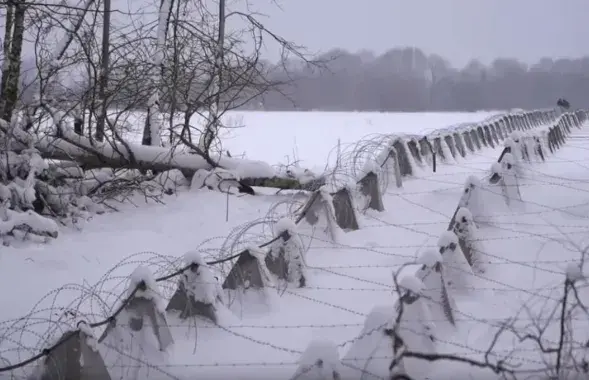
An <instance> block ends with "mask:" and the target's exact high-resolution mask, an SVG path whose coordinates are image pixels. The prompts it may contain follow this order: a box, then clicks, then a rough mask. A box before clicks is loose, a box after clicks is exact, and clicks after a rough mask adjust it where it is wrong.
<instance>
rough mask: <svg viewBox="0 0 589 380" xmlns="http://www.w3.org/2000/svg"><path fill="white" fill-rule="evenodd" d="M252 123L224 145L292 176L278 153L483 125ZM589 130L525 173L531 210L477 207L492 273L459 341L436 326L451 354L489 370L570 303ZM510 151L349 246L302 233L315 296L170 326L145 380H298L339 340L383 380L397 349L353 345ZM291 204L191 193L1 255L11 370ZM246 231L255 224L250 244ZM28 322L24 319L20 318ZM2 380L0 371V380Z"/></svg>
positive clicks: (365, 228) (435, 373)
mask: <svg viewBox="0 0 589 380" xmlns="http://www.w3.org/2000/svg"><path fill="white" fill-rule="evenodd" d="M248 115H254V116H247V117H248V118H249V119H245V120H244V121H245V124H247V126H248V127H247V129H243V130H236V131H235V137H234V139H233V140H231V139H230V140H229V141H228V142H227V144H228V145H227V149H230V150H231V151H232V153H233V152H234V151H235V153H238V151H239V150H243V151H245V150H247V156H248V157H249V158H253V159H262V160H266V161H269V162H273V163H274V162H277V161H278V162H284V161H285V160H284V155H288V154H290V150H291V149H293V147H295V146H296V149H297V150H298V152H297V153H296V155H297V156H298V157H300V158H301V159H304V160H307V161H309V162H313V164H320V163H322V162H324V160H325V154H326V153H328V152H329V151H330V150H331V149H332V148H333V147H334V144H336V143H337V140H338V138H339V139H341V140H342V142H344V141H345V142H354V141H356V140H358V139H359V138H361V137H362V136H364V135H368V134H371V133H391V132H399V133H401V132H408V133H423V132H424V131H427V130H432V129H436V128H440V127H447V126H448V125H451V124H456V123H460V122H468V121H474V120H473V119H472V118H475V119H478V120H481V119H484V118H485V117H487V116H489V115H488V114H487V115H485V114H467V115H453V116H452V117H450V116H448V118H447V119H443V118H441V117H440V116H439V115H437V116H435V117H432V116H431V115H421V116H420V115H418V114H412V115H409V116H403V117H405V120H403V121H402V122H401V120H402V119H396V118H395V117H397V116H395V117H391V118H390V119H388V120H387V116H386V115H381V114H361V113H357V114H331V116H329V117H328V116H326V115H328V114H313V113H305V114H302V116H301V115H300V114H296V113H286V114H283V115H282V116H279V115H278V114H274V113H269V114H267V115H265V114H263V113H251V114H248ZM334 115H335V116H334ZM399 118H400V116H399ZM469 118H470V119H469ZM269 120H270V121H271V122H270V121H269ZM338 122H339V123H340V125H339V126H338ZM338 127H341V128H340V129H338ZM587 127H589V126H586V127H585V129H583V130H574V131H573V137H572V138H570V139H569V140H568V142H567V144H566V145H565V146H564V147H563V148H562V149H560V150H558V151H557V152H556V153H555V154H554V155H549V156H548V159H547V162H545V163H534V164H532V165H527V164H526V165H525V172H524V175H523V176H522V178H520V190H521V196H522V199H523V202H522V203H521V204H519V203H517V204H512V207H511V209H510V208H509V207H507V206H506V205H505V203H504V201H503V198H502V197H501V196H500V195H498V194H493V193H490V192H486V193H485V192H484V193H483V194H482V196H483V198H484V200H485V207H484V212H483V214H481V215H479V217H480V218H481V219H483V220H484V222H485V223H482V224H480V226H479V227H480V229H479V241H478V243H479V244H480V247H479V248H480V249H481V250H482V252H484V257H483V259H482V261H481V265H482V266H483V268H484V273H478V272H477V273H476V274H474V275H472V276H471V277H469V279H468V280H469V281H470V289H469V291H468V292H466V293H464V294H458V295H456V304H457V312H456V315H455V317H456V320H457V325H456V327H452V326H451V325H449V324H448V323H447V322H444V321H443V320H439V319H438V320H436V321H434V322H435V323H436V329H435V330H436V339H437V346H438V349H439V350H440V351H441V352H445V353H452V354H458V355H460V356H461V357H466V358H471V359H478V360H483V356H484V353H485V351H486V350H487V348H488V347H489V345H490V344H491V341H492V340H493V336H494V334H495V332H496V331H497V329H498V326H499V324H500V323H501V321H503V320H506V319H509V318H514V317H517V318H518V323H523V324H525V323H527V322H529V321H530V320H531V316H530V315H526V314H525V313H523V312H522V310H523V309H522V308H523V305H524V303H525V304H527V305H528V306H529V308H530V309H531V310H532V314H533V315H539V313H540V311H541V310H545V309H550V303H551V302H553V301H554V300H558V298H559V297H560V296H561V294H562V288H563V281H564V277H565V274H564V273H565V268H566V266H567V264H569V263H570V262H573V261H575V260H579V259H580V257H581V254H580V253H579V248H581V249H583V248H585V247H586V246H588V245H589V239H588V238H587V230H588V228H589V221H588V217H589V202H587V194H588V191H589V166H587V164H586V161H587V159H586V158H585V157H586V156H587V150H588V149H589V132H588V131H587ZM388 128H390V129H388ZM295 136H296V141H295ZM231 144H235V145H231ZM500 152H501V148H496V149H490V148H489V149H484V150H481V151H479V152H477V153H476V154H471V155H469V156H467V158H466V159H458V160H457V161H456V162H452V163H451V164H440V165H439V166H438V169H437V172H436V173H433V172H431V171H430V170H431V169H428V170H421V171H419V172H418V173H416V175H415V176H413V177H411V178H408V179H407V180H406V181H405V182H404V183H403V188H401V189H397V188H395V187H394V186H393V185H391V186H389V188H388V190H387V193H386V194H385V196H384V204H385V208H386V211H384V212H382V213H378V212H374V211H371V210H369V211H368V212H367V213H366V214H365V215H363V216H362V217H361V228H360V230H358V231H354V232H349V233H346V234H345V235H343V236H341V240H340V241H338V242H337V243H333V242H331V240H330V238H329V235H328V234H326V233H325V231H322V230H320V229H315V230H313V229H311V228H310V227H302V228H301V229H300V230H299V234H300V235H301V237H302V239H303V242H304V243H305V244H307V245H309V249H308V251H307V253H306V261H307V264H308V266H309V270H308V278H307V286H306V287H305V288H302V289H293V288H276V289H272V290H271V291H270V292H268V294H266V298H265V300H264V302H260V300H256V301H257V302H254V301H252V300H249V301H250V302H246V301H247V300H232V301H233V302H232V306H231V310H232V313H230V312H226V313H222V315H221V319H220V323H219V326H215V325H212V324H210V323H207V322H204V321H200V320H198V321H196V322H194V321H192V322H182V321H181V320H180V319H178V318H176V317H173V316H172V317H170V318H169V323H170V325H171V329H172V333H173V336H174V339H175V344H174V345H173V346H172V347H171V348H170V349H169V351H168V352H167V353H165V354H164V353H156V354H150V355H149V359H142V360H143V362H142V363H141V365H142V366H144V367H149V368H150V369H149V372H148V373H149V378H151V379H163V378H172V379H174V378H179V379H194V378H202V379H205V378H206V379H226V378H239V379H250V378H252V379H254V378H255V379H261V378H273V379H288V378H290V377H291V376H292V375H294V374H295V371H296V370H297V367H298V364H299V358H300V357H301V354H302V353H303V351H305V349H306V348H307V346H308V345H309V344H310V343H311V342H312V341H321V340H327V341H330V342H332V343H333V344H334V345H335V346H336V348H337V350H338V351H339V355H340V357H343V356H345V355H346V354H348V358H347V361H344V364H346V363H348V365H351V366H357V365H358V363H361V364H360V365H361V366H362V367H363V368H364V369H365V370H366V372H365V378H366V379H375V378H386V377H385V376H386V369H387V367H388V362H389V361H390V360H389V359H387V361H386V362H384V361H383V360H382V359H381V360H379V357H382V355H385V354H389V353H387V352H386V350H385V348H386V349H390V343H388V342H387V341H385V340H382V342H381V343H380V346H379V345H378V344H377V343H374V342H371V341H370V339H368V340H366V339H363V338H365V337H362V336H360V337H359V334H360V332H361V331H362V329H363V326H364V323H365V320H366V317H367V316H368V314H369V313H371V311H372V310H373V309H374V308H375V307H380V306H383V305H384V306H385V308H384V309H383V308H380V309H378V310H391V313H392V312H393V311H392V305H393V304H394V302H395V298H396V297H395V295H394V292H393V277H392V274H393V273H394V272H395V271H397V270H398V269H399V268H400V267H401V265H402V264H404V263H406V262H409V261H414V260H415V259H416V258H417V256H418V254H419V253H420V252H423V251H424V250H427V249H428V248H433V249H437V242H438V239H439V237H440V236H441V235H442V233H443V232H444V231H445V230H446V227H447V225H448V221H449V220H450V218H451V217H452V215H453V213H454V211H455V209H456V206H457V203H458V200H459V199H460V196H461V194H462V192H463V187H464V183H465V180H466V179H467V178H468V177H469V176H476V177H478V178H481V179H484V178H486V177H487V176H488V174H489V168H490V166H491V164H492V163H493V162H495V161H496V160H497V158H498V156H499V154H500ZM288 199H289V196H288V195H283V194H272V193H270V192H268V195H264V196H258V197H251V196H247V195H244V196H229V197H228V196H227V195H225V194H221V193H218V192H212V191H208V190H198V191H192V192H184V193H180V194H179V195H173V196H169V197H168V198H166V199H165V204H151V205H140V206H139V207H137V208H135V207H132V206H130V205H127V206H125V207H124V210H123V211H124V212H120V213H109V214H105V215H100V216H96V217H95V218H94V219H93V220H92V221H90V222H89V223H87V224H86V226H85V227H84V229H83V231H75V230H66V231H64V232H63V233H62V234H61V236H60V237H59V239H57V240H56V241H54V242H51V243H50V244H47V245H29V246H26V247H24V248H22V247H21V248H10V247H1V248H0V289H3V290H2V292H0V305H2V306H1V307H0V320H4V321H7V322H5V323H3V324H0V334H1V335H0V367H1V363H2V358H6V359H9V360H10V361H13V362H14V361H18V360H24V359H26V358H28V357H29V356H32V355H34V354H37V353H38V352H39V351H40V349H42V348H43V347H42V342H43V339H45V338H46V336H45V335H43V334H44V333H47V332H48V331H51V332H53V333H54V334H55V333H56V332H55V330H56V329H57V330H58V331H59V329H58V327H56V326H59V324H57V323H55V322H56V321H58V320H60V319H63V320H65V319H68V318H69V319H70V321H74V322H73V323H75V322H76V321H78V320H80V319H90V320H91V321H92V322H93V321H95V320H100V319H102V318H104V317H106V316H108V315H110V314H111V313H112V310H113V309H112V308H114V307H116V302H117V300H118V298H119V295H120V294H121V293H123V292H124V291H125V289H126V286H127V282H128V276H129V275H130V274H131V273H132V272H133V271H134V270H135V268H136V267H137V266H139V265H144V266H147V267H149V268H150V269H151V270H153V271H154V272H155V273H156V274H162V273H168V272H169V270H170V268H171V267H172V266H173V264H176V261H177V260H179V259H181V257H182V255H183V254H184V253H185V252H187V251H190V250H195V249H201V248H203V247H206V248H209V250H208V251H206V252H209V255H210V256H211V257H214V258H218V257H219V256H223V255H229V254H231V253H235V252H237V251H239V249H241V248H243V247H245V246H247V244H250V243H256V244H257V243H261V242H263V241H267V240H269V239H270V238H271V234H272V232H271V229H272V225H271V223H270V222H269V219H266V217H267V216H268V215H269V213H270V214H271V216H274V213H275V212H274V211H273V212H270V211H271V210H272V209H271V207H272V206H273V205H274V204H276V203H277V202H281V201H285V200H288ZM278 210H279V209H278ZM276 212H279V211H276ZM252 222H260V224H258V225H255V226H253V227H252V228H251V230H249V231H248V233H247V234H245V235H243V236H242V235H241V232H243V229H244V228H245V227H248V226H250V224H251V223H252ZM227 236H229V240H228V241H226V237H227ZM235 239H237V244H235V245H234V244H232V243H233V240H235ZM576 247H579V248H576ZM215 248H217V250H215ZM218 249H223V251H221V252H219V250H218ZM227 270H228V268H222V269H220V270H219V272H217V271H215V274H218V275H220V274H221V273H220V271H224V272H225V273H226V272H227ZM66 284H71V285H66ZM174 287H175V283H174V282H170V283H166V284H165V286H162V289H161V291H162V293H164V298H165V299H169V297H170V296H171V294H172V292H173V291H174ZM58 288H59V290H58V291H54V290H53V289H58ZM90 289H92V293H91V292H90ZM582 295H583V294H582ZM39 300H41V301H40V302H39ZM587 301H589V300H587ZM31 310H33V313H32V314H30V315H29V313H30V312H31ZM518 313H519V314H518ZM374 314H378V313H374ZM23 316H27V317H25V318H24V319H21V320H18V319H19V318H21V317H23ZM377 316H378V315H377ZM540 319H546V316H541V318H540ZM101 333H102V329H99V328H97V329H95V331H94V334H95V335H96V336H99V335H100V334H101ZM583 334H584V335H587V334H586V331H584V332H583ZM15 347H18V348H16V349H15ZM352 347H353V351H349V350H350V348H352ZM530 347H531V346H529V345H528V344H523V343H521V344H520V343H518V342H515V341H514V339H513V338H512V337H511V336H510V335H509V334H505V336H504V337H502V338H501V339H499V340H498V343H497V346H496V348H495V350H494V353H493V354H492V355H491V358H492V359H494V360H496V359H497V356H501V355H505V356H508V355H510V358H511V360H513V361H514V362H519V363H521V364H522V368H524V369H529V368H538V367H542V360H541V358H540V356H539V355H538V353H537V351H533V350H532V348H533V347H532V348H530ZM332 348H333V347H332V346H330V345H329V344H323V345H321V344H318V343H315V345H314V346H313V347H312V349H315V350H320V351H321V350H324V351H325V350H329V349H332ZM101 352H102V353H103V355H104V356H105V359H106V361H107V363H110V364H111V365H112V371H113V374H114V373H116V374H117V375H119V374H121V373H122V374H123V375H121V376H122V377H120V378H125V379H135V378H137V379H143V378H146V377H145V376H146V374H145V372H142V373H140V374H138V373H136V370H137V367H138V361H137V360H135V359H133V358H127V357H124V356H122V355H120V354H119V353H117V352H115V351H113V350H112V349H109V348H107V347H102V348H101ZM350 352H352V353H353V355H352V357H351V358H350V355H351V354H350ZM389 352H390V351H389ZM326 355H327V354H326ZM389 355H390V354H389ZM146 356H147V354H146ZM358 356H361V357H358ZM145 360H147V362H145ZM419 363H420V364H419V365H417V366H415V365H411V363H409V365H410V367H412V368H413V369H415V368H417V369H418V373H417V374H416V377H415V378H420V379H425V378H428V377H426V376H428V373H429V374H430V375H429V378H430V379H436V380H443V379H450V378H457V376H460V374H461V373H463V374H464V375H465V376H466V374H469V373H470V374H472V376H473V377H474V378H482V379H487V378H492V377H491V372H490V371H488V370H487V371H486V372H474V370H473V368H472V367H470V366H468V365H465V364H458V363H450V364H449V363H448V362H446V361H439V362H427V361H420V362H419ZM328 364H329V363H328ZM352 364H353V365H352ZM413 364H414V363H413ZM347 370H350V367H349V366H348V367H346V366H344V368H343V369H342V370H341V372H342V373H344V374H346V373H348V374H347V375H344V376H343V378H342V379H348V378H359V375H357V373H356V374H350V373H349V372H346V371H347ZM24 372H25V371H24V370H16V371H14V372H13V374H15V375H22V374H23V373H24ZM2 375H6V373H4V374H3V373H0V378H2V379H3V377H2ZM113 376H114V375H113ZM113 378H115V377H113ZM116 378H119V377H116ZM301 378H303V377H301Z"/></svg>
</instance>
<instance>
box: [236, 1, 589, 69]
mask: <svg viewBox="0 0 589 380" xmlns="http://www.w3.org/2000/svg"><path fill="white" fill-rule="evenodd" d="M234 1H235V0H234ZM250 1H253V2H254V6H255V7H256V8H257V9H259V10H260V11H262V12H264V13H265V14H266V15H268V16H269V17H268V18H265V24H266V25H267V26H268V27H269V28H271V29H273V30H274V31H276V32H278V33H280V34H282V35H283V36H284V37H286V38H288V39H291V40H294V41H296V42H298V43H300V44H303V45H305V46H307V47H309V48H310V49H312V50H314V51H317V50H322V51H327V50H329V49H331V48H335V47H341V48H345V49H347V50H350V51H352V52H355V51H358V50H360V49H370V50H373V51H374V52H376V53H382V52H384V51H386V50H388V49H391V48H393V47H400V46H416V47H419V48H421V49H423V50H424V51H425V52H426V53H437V54H440V55H442V56H444V57H445V58H447V59H449V60H450V62H452V63H453V64H454V65H456V66H463V65H465V64H466V63H467V62H468V61H469V60H470V59H472V58H477V59H480V60H481V61H483V62H485V63H488V62H490V61H491V60H493V59H494V58H497V57H511V58H518V59H519V60H521V61H524V62H527V63H532V62H535V61H537V60H538V59H539V58H541V57H544V56H550V57H552V58H561V57H580V56H584V55H589V21H588V20H589V0H277V1H278V2H279V4H280V6H281V8H282V9H280V8H278V7H277V6H275V5H271V0H250ZM274 50H275V49H274Z"/></svg>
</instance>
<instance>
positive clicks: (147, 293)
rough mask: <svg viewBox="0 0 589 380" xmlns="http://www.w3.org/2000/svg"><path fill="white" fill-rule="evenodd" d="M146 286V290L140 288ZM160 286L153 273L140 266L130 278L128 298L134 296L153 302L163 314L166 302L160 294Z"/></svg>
mask: <svg viewBox="0 0 589 380" xmlns="http://www.w3.org/2000/svg"><path fill="white" fill-rule="evenodd" d="M141 284H144V285H145V290H143V289H141V288H140V285H141ZM157 289H158V286H157V282H156V280H155V277H154V276H153V273H152V272H151V271H150V270H149V268H148V267H146V266H144V265H140V266H138V267H137V268H136V269H135V270H134V271H133V273H131V276H130V277H129V287H128V289H127V297H130V296H131V295H133V292H134V296H135V297H141V298H145V299H148V300H151V301H153V303H154V305H155V306H156V308H157V310H159V311H161V312H162V313H163V312H164V311H165V310H166V306H165V301H164V300H163V299H162V297H161V295H160V294H159V293H158V290H157Z"/></svg>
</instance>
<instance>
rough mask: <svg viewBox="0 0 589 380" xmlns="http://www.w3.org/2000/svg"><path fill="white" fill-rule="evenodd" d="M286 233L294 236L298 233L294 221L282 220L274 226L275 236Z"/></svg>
mask: <svg viewBox="0 0 589 380" xmlns="http://www.w3.org/2000/svg"><path fill="white" fill-rule="evenodd" d="M285 231H287V232H289V233H290V234H293V235H294V234H296V233H297V225H296V223H295V222H294V221H293V220H292V219H289V218H282V219H280V220H279V221H278V222H276V224H275V225H274V234H275V235H280V234H281V233H283V232H285Z"/></svg>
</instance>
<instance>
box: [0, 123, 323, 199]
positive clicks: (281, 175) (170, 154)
mask: <svg viewBox="0 0 589 380" xmlns="http://www.w3.org/2000/svg"><path fill="white" fill-rule="evenodd" d="M54 119H55V117H54ZM55 121H56V125H57V133H56V134H55V135H52V134H45V135H42V136H38V135H36V134H33V133H29V132H27V131H25V130H23V129H22V128H20V127H19V126H17V125H9V124H8V123H7V122H6V121H4V120H0V132H2V133H3V134H5V135H6V136H11V137H12V140H11V142H12V144H11V150H14V151H21V150H23V149H26V148H29V147H34V148H36V149H37V150H38V151H39V153H40V155H41V157H42V158H44V159H53V160H60V161H71V162H75V163H76V164H77V165H78V166H80V167H81V168H83V169H85V170H88V169H93V168H105V167H108V168H113V169H121V168H125V169H137V170H141V171H152V172H165V171H169V170H173V169H178V170H180V171H181V172H182V173H183V174H184V176H186V177H187V178H191V177H192V175H193V174H194V173H195V172H196V171H197V170H200V169H204V170H211V169H214V168H221V169H225V170H228V171H231V172H232V173H234V174H235V175H236V176H237V177H238V178H240V179H241V180H242V181H243V183H244V184H245V185H247V186H260V187H274V188H279V189H295V190H316V189H317V188H318V187H320V186H321V185H322V184H323V183H324V181H323V179H321V178H314V177H313V176H310V175H309V174H307V175H306V176H305V177H304V178H302V179H301V178H297V177H296V176H295V175H294V174H293V172H290V171H284V172H280V171H278V170H276V169H275V168H273V167H272V166H271V165H269V164H268V163H265V162H263V161H257V160H248V159H240V158H233V157H228V156H223V155H215V156H213V155H206V154H203V153H200V154H199V153H196V152H189V151H181V150H179V149H174V148H171V149H170V148H165V147H157V146H146V145H135V144H130V143H127V142H125V141H124V140H119V141H108V140H107V141H105V142H98V141H95V140H92V139H89V138H87V137H85V136H80V135H78V134H76V133H75V132H74V130H73V129H72V128H68V127H63V125H62V124H63V123H64V121H62V120H55ZM57 136H59V137H57ZM190 148H194V149H198V148H196V147H192V146H191V147H190ZM306 173H309V172H308V171H307V172H306Z"/></svg>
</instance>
